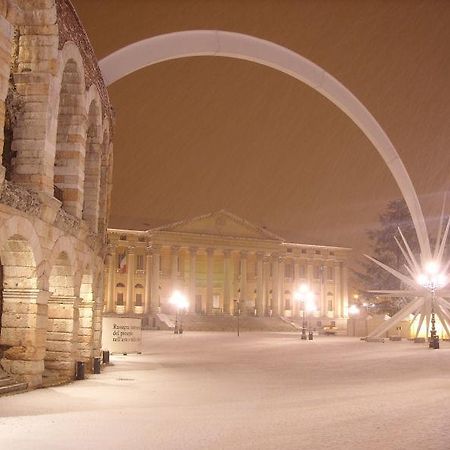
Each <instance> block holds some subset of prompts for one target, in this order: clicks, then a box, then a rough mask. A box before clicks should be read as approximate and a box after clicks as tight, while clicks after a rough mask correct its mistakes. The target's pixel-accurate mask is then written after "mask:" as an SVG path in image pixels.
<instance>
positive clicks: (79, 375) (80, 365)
mask: <svg viewBox="0 0 450 450" xmlns="http://www.w3.org/2000/svg"><path fill="white" fill-rule="evenodd" d="M75 379H76V380H84V362H83V361H77V362H76V366H75Z"/></svg>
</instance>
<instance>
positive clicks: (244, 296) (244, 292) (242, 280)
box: [239, 252, 249, 311]
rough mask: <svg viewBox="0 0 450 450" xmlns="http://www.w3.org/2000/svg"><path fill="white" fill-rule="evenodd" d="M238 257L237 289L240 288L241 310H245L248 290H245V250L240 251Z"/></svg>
mask: <svg viewBox="0 0 450 450" xmlns="http://www.w3.org/2000/svg"><path fill="white" fill-rule="evenodd" d="M240 256H241V259H240V269H241V273H240V284H239V289H240V290H241V305H240V306H241V311H244V310H245V305H246V304H247V301H248V300H249V298H248V292H247V290H248V289H247V252H241V255H240Z"/></svg>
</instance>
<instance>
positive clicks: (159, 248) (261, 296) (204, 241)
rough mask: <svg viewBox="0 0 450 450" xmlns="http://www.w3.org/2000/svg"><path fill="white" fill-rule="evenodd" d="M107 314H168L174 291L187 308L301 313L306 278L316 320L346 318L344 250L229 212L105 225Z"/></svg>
mask: <svg viewBox="0 0 450 450" xmlns="http://www.w3.org/2000/svg"><path fill="white" fill-rule="evenodd" d="M108 240H109V249H110V251H109V255H108V262H107V267H106V273H105V289H106V290H105V292H106V301H105V312H107V313H116V314H137V315H142V316H149V315H154V314H156V313H166V314H170V313H173V312H174V310H173V306H172V305H171V304H170V303H169V299H170V296H171V295H172V293H173V291H174V290H180V291H182V292H183V293H184V294H185V295H186V296H187V298H188V300H189V312H191V313H197V314H233V312H234V311H235V308H236V305H237V301H238V300H239V305H240V310H241V313H242V314H251V315H256V316H271V315H273V316H284V317H293V316H299V315H300V314H301V312H302V304H301V303H299V302H297V301H296V300H295V296H294V292H295V291H296V289H298V287H299V286H300V284H302V283H306V284H308V285H309V286H310V288H311V289H312V290H313V292H314V294H315V302H316V307H317V311H316V312H315V313H314V315H315V317H317V319H318V321H320V320H321V319H327V320H328V321H330V319H333V320H335V319H336V320H338V319H341V318H342V319H343V318H345V317H346V316H347V310H348V286H347V278H348V272H347V266H346V258H347V255H348V251H349V249H346V248H341V247H329V246H318V245H309V244H298V243H291V242H286V241H285V240H284V239H283V238H281V237H279V236H276V235H275V234H273V233H271V232H269V231H268V230H266V229H265V228H261V227H258V226H256V225H253V224H251V223H249V222H247V221H246V220H244V219H241V218H239V217H237V216H235V215H233V214H231V213H229V212H227V211H219V212H216V213H211V214H207V215H204V216H201V217H197V218H194V219H192V220H186V221H182V222H177V223H175V224H171V225H168V226H164V227H160V228H156V229H151V230H146V231H133V230H120V229H109V230H108Z"/></svg>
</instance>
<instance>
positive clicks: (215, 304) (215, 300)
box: [213, 295, 220, 309]
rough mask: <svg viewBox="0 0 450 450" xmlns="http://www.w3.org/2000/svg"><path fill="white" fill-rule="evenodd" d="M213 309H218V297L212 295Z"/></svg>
mask: <svg viewBox="0 0 450 450" xmlns="http://www.w3.org/2000/svg"><path fill="white" fill-rule="evenodd" d="M213 308H214V309H219V308H220V295H213Z"/></svg>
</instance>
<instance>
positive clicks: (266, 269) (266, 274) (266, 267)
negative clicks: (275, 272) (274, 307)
mask: <svg viewBox="0 0 450 450" xmlns="http://www.w3.org/2000/svg"><path fill="white" fill-rule="evenodd" d="M263 261H264V262H263V306H264V314H267V311H269V309H270V305H269V290H270V258H269V257H268V256H264V260H263Z"/></svg>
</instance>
